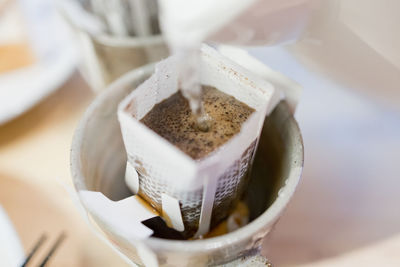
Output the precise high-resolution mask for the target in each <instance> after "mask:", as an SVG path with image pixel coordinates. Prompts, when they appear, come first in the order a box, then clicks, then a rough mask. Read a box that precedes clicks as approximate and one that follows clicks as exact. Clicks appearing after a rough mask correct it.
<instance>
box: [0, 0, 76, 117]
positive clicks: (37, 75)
mask: <svg viewBox="0 0 400 267" xmlns="http://www.w3.org/2000/svg"><path fill="white" fill-rule="evenodd" d="M19 3H20V6H21V9H22V13H23V15H24V18H25V19H26V21H27V28H28V29H27V30H28V33H29V37H30V39H31V42H32V47H33V49H34V51H35V53H36V56H37V58H38V60H37V61H36V63H35V64H34V65H32V66H29V67H25V68H22V69H19V70H16V71H11V72H7V73H4V74H0V124H4V123H6V122H7V121H9V120H11V119H13V118H15V117H17V116H19V115H21V114H22V113H23V112H25V111H27V110H28V109H30V108H31V107H33V106H34V105H35V104H37V103H38V102H39V101H41V100H42V99H44V98H45V97H46V96H48V95H49V94H50V93H51V92H53V91H55V90H56V89H58V88H59V87H60V86H61V85H62V84H63V83H64V82H65V81H66V80H67V79H68V78H69V77H70V75H71V74H72V72H73V70H74V69H75V66H76V62H77V53H76V48H75V45H74V43H73V42H72V35H71V32H70V30H69V28H68V27H67V26H66V24H65V23H64V21H62V19H61V17H60V16H59V14H58V13H57V12H56V9H55V6H54V3H52V2H51V1H49V0H19Z"/></svg>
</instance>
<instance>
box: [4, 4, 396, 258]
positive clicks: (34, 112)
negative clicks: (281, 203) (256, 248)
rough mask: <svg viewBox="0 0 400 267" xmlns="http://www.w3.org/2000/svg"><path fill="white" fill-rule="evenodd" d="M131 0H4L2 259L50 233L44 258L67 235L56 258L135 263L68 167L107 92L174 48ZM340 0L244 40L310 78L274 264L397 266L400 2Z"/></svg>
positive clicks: (21, 254) (291, 72)
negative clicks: (268, 42) (322, 19)
mask: <svg viewBox="0 0 400 267" xmlns="http://www.w3.org/2000/svg"><path fill="white" fill-rule="evenodd" d="M128 2H129V1H128ZM128 2H124V1H108V2H107V1H106V2H103V1H97V2H96V1H86V2H85V1H58V2H57V1H51V0H0V265H1V266H18V264H19V263H20V262H22V261H23V260H24V259H25V258H26V256H27V254H28V253H29V252H30V251H31V250H32V248H33V247H34V245H35V244H36V242H37V241H38V240H39V238H40V237H41V236H42V235H43V234H45V235H46V236H47V242H46V243H45V244H44V249H42V250H41V251H39V252H38V253H37V254H36V255H35V258H33V259H32V261H33V263H40V262H41V261H42V260H43V258H44V257H45V255H46V253H47V252H48V250H49V249H50V247H51V246H52V244H54V242H55V241H56V239H57V238H58V237H59V236H60V234H61V233H65V234H66V238H65V240H64V242H63V243H62V245H61V246H60V247H59V249H58V250H57V251H56V252H55V254H54V255H53V256H52V258H51V259H50V261H49V262H48V265H49V266H129V265H128V263H127V262H125V261H124V259H123V258H121V256H120V255H119V254H118V253H117V252H116V251H115V250H114V249H112V248H111V247H110V246H109V245H107V244H106V243H105V242H103V241H102V238H101V237H99V236H97V235H96V234H95V233H94V232H93V231H92V230H91V229H90V228H89V227H88V225H87V223H86V221H85V219H84V216H82V214H81V211H80V210H79V208H78V205H77V204H76V203H74V200H73V198H72V197H71V194H72V193H71V192H72V190H73V189H72V182H71V178H70V170H69V151H70V144H71V139H72V136H73V132H74V129H75V127H76V126H77V123H78V122H79V119H80V118H81V116H82V114H83V112H84V111H85V109H86V108H87V106H88V105H89V104H90V102H91V101H92V100H93V99H94V97H95V96H96V94H98V93H99V92H100V91H101V90H102V89H104V87H106V86H107V85H108V84H109V83H110V82H112V81H113V80H115V79H116V78H118V77H120V76H121V75H122V74H123V73H125V72H127V71H129V70H132V69H134V68H137V67H139V66H142V65H144V64H147V63H150V62H155V61H158V60H160V59H162V58H165V57H166V56H167V55H168V49H167V48H166V45H165V44H164V41H163V38H162V36H161V35H160V29H159V27H158V19H157V14H158V9H157V5H156V1H149V2H148V5H147V6H146V7H141V8H139V10H143V8H144V9H146V10H147V11H146V14H147V16H148V17H147V19H148V20H149V21H150V22H151V23H150V25H151V27H147V28H146V27H144V26H140V20H139V21H133V22H132V21H131V20H129V18H131V17H134V18H137V17H140V16H141V15H140V14H141V13H140V14H139V15H138V14H137V13H135V12H137V10H138V9H137V7H136V8H133V6H129V3H128ZM336 2H340V3H341V5H340V6H339V7H335V8H338V9H339V14H340V16H338V17H339V18H340V26H338V25H337V24H335V27H333V26H332V28H329V27H331V25H333V24H330V26H329V27H328V28H325V30H321V29H320V28H318V30H314V31H313V30H312V29H311V30H310V31H309V32H308V33H307V35H305V36H303V37H302V38H301V39H300V40H298V41H297V42H295V43H290V44H286V43H285V44H284V45H279V46H271V47H266V46H263V47H253V48H247V50H248V51H249V53H250V54H251V55H253V56H254V57H256V58H257V59H259V60H260V61H262V62H263V63H264V64H266V65H268V66H269V67H271V68H272V69H274V70H276V71H278V72H281V73H283V74H284V75H286V76H288V77H290V78H291V79H293V80H295V81H296V82H297V83H299V84H300V85H301V86H302V87H303V92H302V95H301V98H300V101H299V104H298V107H297V110H296V116H295V117H296V119H297V121H298V122H299V125H300V128H301V131H302V134H303V138H304V145H305V166H304V172H303V177H302V180H301V183H300V186H299V187H298V189H297V192H296V193H295V196H294V198H293V200H292V201H291V203H290V204H289V207H288V209H287V211H286V212H285V213H284V215H283V217H282V218H281V220H280V222H279V223H278V224H277V226H276V229H275V231H274V232H273V233H272V235H271V236H270V237H269V238H268V239H266V240H265V241H264V246H263V254H264V255H266V256H267V257H268V258H269V259H270V260H271V261H272V262H273V263H274V264H275V265H276V266H400V255H399V254H398V251H400V208H399V203H400V179H399V178H400V175H399V171H398V166H399V164H398V163H399V160H400V71H399V66H400V65H399V62H400V52H399V50H398V48H399V47H400V42H399V40H400V33H399V32H398V27H399V26H400V24H399V20H398V18H397V13H396V12H398V10H399V9H396V8H400V6H399V2H395V1H388V0H385V1H379V2H378V1H370V0H368V1H356V0H351V1H345V2H344V1H336ZM96 3H97V4H98V3H102V4H98V5H97V6H96ZM105 3H106V4H105ZM336 4H337V3H336ZM336 4H335V5H336ZM106 5H108V6H106ZM121 5H122V6H121ZM123 5H127V6H123ZM122 9H123V10H125V11H121V10H122ZM126 10H127V11H126ZM135 10H136V11H135ZM126 12H130V13H129V14H128V13H126ZM395 13H396V14H395ZM395 17H396V18H395ZM338 20H339V19H338ZM137 25H139V26H137ZM345 74H346V75H345ZM349 77H350V78H349ZM3 263H4V264H3ZM7 264H8V265H7Z"/></svg>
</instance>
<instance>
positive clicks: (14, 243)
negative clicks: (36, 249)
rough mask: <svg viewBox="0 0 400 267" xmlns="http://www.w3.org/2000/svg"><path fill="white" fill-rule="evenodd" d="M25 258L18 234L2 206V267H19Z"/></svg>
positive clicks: (0, 213) (0, 214) (0, 246)
mask: <svg viewBox="0 0 400 267" xmlns="http://www.w3.org/2000/svg"><path fill="white" fill-rule="evenodd" d="M24 258H25V255H24V250H23V248H22V245H21V242H20V240H19V238H18V234H17V232H16V231H15V229H14V226H13V225H12V223H11V221H10V219H9V218H8V216H7V214H6V212H5V210H4V209H3V208H2V207H1V205H0V266H19V265H20V264H21V263H22V262H23V260H24Z"/></svg>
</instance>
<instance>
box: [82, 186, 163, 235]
mask: <svg viewBox="0 0 400 267" xmlns="http://www.w3.org/2000/svg"><path fill="white" fill-rule="evenodd" d="M79 196H80V198H81V201H82V203H83V204H84V206H85V207H86V208H87V210H88V211H89V212H90V214H91V215H92V216H93V217H95V218H96V220H98V221H100V222H102V223H103V224H104V225H106V226H107V228H109V229H110V230H113V231H115V232H118V233H119V234H120V235H122V236H124V237H125V238H127V239H128V240H132V239H134V240H135V239H144V238H147V237H150V236H151V235H152V234H153V230H151V229H150V228H148V227H146V226H145V225H144V224H142V221H145V220H148V219H150V218H153V217H156V216H159V214H158V213H157V212H156V211H155V210H154V209H152V208H151V207H150V206H149V205H148V204H146V202H145V201H143V200H142V199H141V198H140V197H139V196H131V197H128V198H125V199H123V200H120V201H112V200H110V199H108V198H107V197H106V196H104V195H103V194H102V193H101V192H94V191H86V190H82V191H79Z"/></svg>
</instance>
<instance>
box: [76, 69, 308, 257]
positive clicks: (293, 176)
mask: <svg viewBox="0 0 400 267" xmlns="http://www.w3.org/2000/svg"><path fill="white" fill-rule="evenodd" d="M154 66H155V64H154V63H152V64H148V65H145V66H143V67H140V68H138V69H135V70H132V71H130V72H128V73H126V74H124V75H123V76H121V77H120V78H119V79H117V80H116V81H114V82H113V83H111V84H110V85H109V86H108V87H107V88H106V89H105V90H104V91H103V92H101V93H100V94H99V95H98V96H97V97H96V98H95V100H94V101H93V102H92V103H91V104H90V106H89V107H88V109H87V110H86V112H85V114H84V116H83V118H82V119H81V121H80V122H79V125H78V127H77V129H76V131H75V134H74V137H73V141H72V147H71V159H70V160H71V173H72V178H73V182H74V186H75V189H76V190H87V188H86V186H85V185H84V183H83V182H82V181H84V180H85V179H84V174H83V172H82V166H81V162H80V152H81V147H82V145H83V142H84V140H85V132H86V127H87V125H88V122H89V120H90V118H91V117H92V115H93V114H94V113H95V112H96V110H97V109H98V108H99V107H100V106H101V105H102V104H103V103H104V102H105V101H107V98H109V96H111V95H112V94H113V93H114V91H115V90H117V89H118V88H121V87H124V86H127V85H129V84H131V83H132V81H134V80H138V79H142V80H143V78H147V77H149V76H150V75H151V74H152V73H153V71H154ZM289 120H291V122H290V123H293V126H294V129H295V133H296V134H295V138H296V140H295V142H297V146H298V151H297V153H296V155H294V156H295V157H296V158H295V159H296V160H295V162H296V163H295V164H296V166H294V167H293V168H291V171H290V172H289V175H288V177H287V178H286V182H285V186H284V187H282V189H281V190H280V193H279V196H278V197H277V198H276V199H275V200H274V201H273V203H272V204H271V205H270V206H269V208H267V209H266V210H265V211H264V212H263V213H262V214H261V215H260V216H258V217H257V218H256V219H254V220H253V221H252V222H250V223H249V224H247V225H246V226H244V227H242V228H239V229H238V230H236V231H234V232H231V233H228V234H225V235H223V236H218V237H213V238H208V239H202V240H189V241H188V240H185V241H180V240H167V239H161V238H154V237H150V238H148V239H145V240H138V242H142V243H144V244H146V245H148V246H149V247H152V248H154V249H164V250H168V251H179V252H202V253H207V251H212V250H216V249H219V248H221V247H225V246H230V245H232V244H234V243H237V242H241V241H243V240H246V239H248V238H249V236H254V235H256V234H257V233H258V232H260V231H261V230H262V229H263V228H264V227H265V226H266V225H272V224H273V223H274V222H275V221H276V220H277V219H278V218H279V216H280V214H281V213H282V211H283V210H284V209H285V207H286V205H287V204H288V202H289V200H290V199H291V197H292V196H293V194H294V192H295V189H296V187H297V185H298V183H299V180H300V177H301V173H302V169H303V163H304V145H303V140H302V137H301V133H300V129H299V127H298V124H297V122H296V121H295V119H294V117H293V116H291V117H290V118H289Z"/></svg>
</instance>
